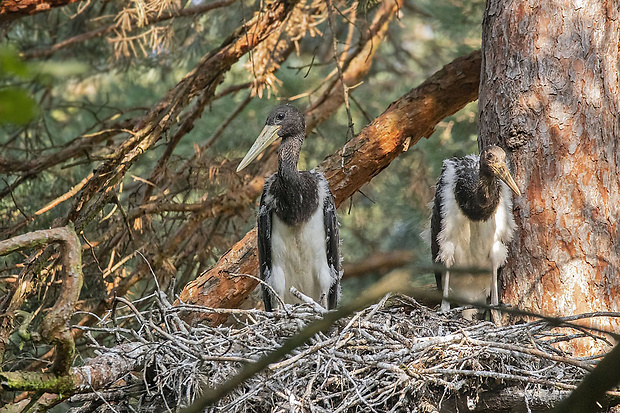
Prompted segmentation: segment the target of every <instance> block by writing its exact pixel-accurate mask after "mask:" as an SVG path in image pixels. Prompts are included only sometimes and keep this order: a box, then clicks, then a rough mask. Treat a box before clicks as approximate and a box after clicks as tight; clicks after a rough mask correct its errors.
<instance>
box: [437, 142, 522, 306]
mask: <svg viewBox="0 0 620 413" xmlns="http://www.w3.org/2000/svg"><path fill="white" fill-rule="evenodd" d="M510 190H512V191H513V192H514V193H515V194H517V195H521V192H520V191H519V188H518V187H517V184H516V183H515V181H514V179H513V178H512V176H511V175H510V172H509V170H508V166H507V164H506V153H505V152H504V151H503V150H502V149H501V148H500V147H498V146H494V145H492V146H489V147H487V148H486V149H484V150H483V151H482V153H481V154H480V155H479V156H478V155H468V156H465V157H462V158H451V159H446V160H444V162H443V168H442V170H441V176H440V177H439V180H438V182H437V187H436V191H435V199H434V201H433V212H432V215H431V237H432V238H431V252H432V254H433V261H434V262H438V263H443V264H444V265H445V266H446V267H447V268H450V267H452V266H457V267H461V268H467V267H476V268H481V269H484V268H488V269H489V270H490V271H491V272H490V273H473V274H469V273H456V272H454V273H452V274H450V271H445V272H443V273H441V272H437V273H435V281H436V282H437V288H438V289H439V290H440V291H442V295H443V297H444V300H442V302H441V309H442V311H446V310H449V309H450V303H449V302H448V301H446V300H445V297H447V296H448V295H453V296H456V297H460V298H462V299H465V300H467V301H476V302H483V303H484V302H486V300H487V298H488V297H489V294H490V296H491V305H497V304H498V303H499V293H498V286H497V276H498V271H499V270H500V268H501V267H502V266H503V265H504V264H505V262H506V258H507V256H508V249H507V244H508V242H509V241H510V240H511V239H512V236H513V233H514V230H515V222H514V217H513V216H512V198H511V193H510ZM475 313H476V311H475V310H474V311H473V312H472V311H466V312H464V314H463V315H464V316H465V317H467V318H471V317H472V316H473V315H474V314H475Z"/></svg>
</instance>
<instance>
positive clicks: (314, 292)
mask: <svg viewBox="0 0 620 413" xmlns="http://www.w3.org/2000/svg"><path fill="white" fill-rule="evenodd" d="M319 183H320V184H319V206H318V208H317V210H316V211H315V212H314V214H312V216H311V217H310V219H309V220H308V221H307V222H305V223H303V224H300V225H297V226H293V227H291V226H288V225H286V224H284V223H283V222H282V221H281V220H280V219H279V218H278V217H277V215H276V214H273V218H272V230H271V265H272V268H271V276H270V277H269V279H268V280H267V282H268V283H269V284H270V285H271V286H272V287H273V288H274V289H275V290H276V292H277V293H278V295H280V297H282V299H283V300H284V302H285V303H298V302H299V300H298V299H297V298H295V297H294V296H293V295H291V293H290V291H289V290H290V288H291V287H295V288H296V289H297V290H299V291H301V292H302V293H304V294H305V295H307V296H309V297H312V298H313V299H314V300H315V301H317V302H319V303H321V304H323V305H324V306H326V303H327V301H326V300H327V294H328V292H329V288H330V286H331V284H332V282H333V278H334V276H333V275H332V272H331V271H330V267H329V265H328V263H327V252H326V234H325V223H324V217H323V205H324V202H325V198H326V196H327V194H328V190H329V189H328V188H327V183H326V182H325V183H324V182H322V180H319Z"/></svg>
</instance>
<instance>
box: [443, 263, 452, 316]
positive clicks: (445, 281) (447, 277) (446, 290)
mask: <svg viewBox="0 0 620 413" xmlns="http://www.w3.org/2000/svg"><path fill="white" fill-rule="evenodd" d="M449 282H450V271H446V272H444V273H443V274H442V275H441V285H442V286H443V291H442V292H441V294H442V297H443V298H442V299H441V311H448V310H450V302H449V301H448V300H446V297H448V293H449V291H450V287H449V285H448V283H449Z"/></svg>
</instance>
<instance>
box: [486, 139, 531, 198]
mask: <svg viewBox="0 0 620 413" xmlns="http://www.w3.org/2000/svg"><path fill="white" fill-rule="evenodd" d="M480 173H482V174H485V175H488V176H495V177H497V178H499V179H501V180H502V181H504V182H505V183H506V185H508V187H509V188H510V189H512V191H513V192H514V193H515V194H517V195H521V191H519V187H518V186H517V184H516V182H515V181H514V179H513V178H512V175H510V171H509V170H508V165H507V164H506V153H505V152H504V150H503V149H502V148H500V147H499V146H495V145H491V146H489V147H487V148H485V149H484V150H483V151H482V153H481V154H480Z"/></svg>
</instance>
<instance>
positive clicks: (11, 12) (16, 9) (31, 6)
mask: <svg viewBox="0 0 620 413" xmlns="http://www.w3.org/2000/svg"><path fill="white" fill-rule="evenodd" d="M77 1H84V0H3V1H2V2H0V24H3V23H7V22H11V21H13V20H17V19H19V18H20V17H24V16H30V15H33V14H37V13H41V12H44V11H48V10H50V9H51V8H52V7H62V6H66V5H67V4H71V3H75V2H77Z"/></svg>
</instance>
